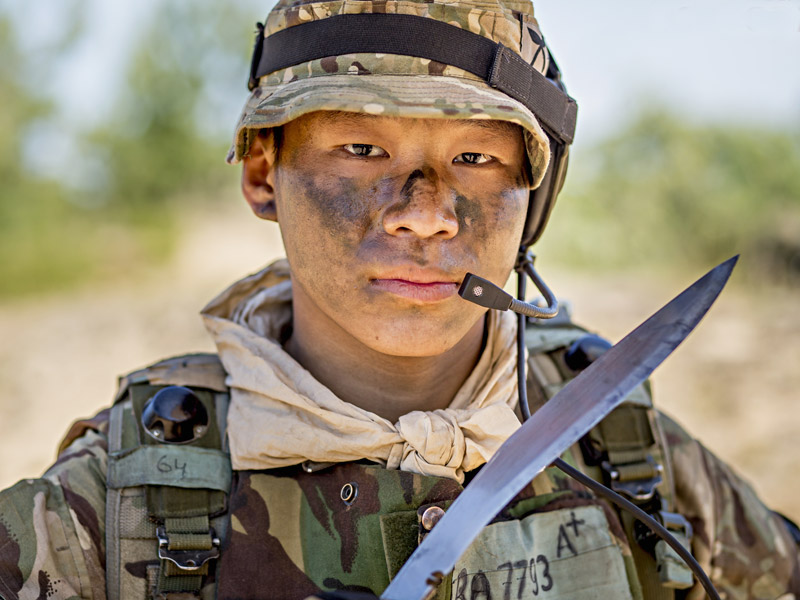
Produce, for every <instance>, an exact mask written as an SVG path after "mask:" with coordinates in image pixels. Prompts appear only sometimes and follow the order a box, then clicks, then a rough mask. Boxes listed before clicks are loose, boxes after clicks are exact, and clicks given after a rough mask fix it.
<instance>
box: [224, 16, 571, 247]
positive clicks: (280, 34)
mask: <svg viewBox="0 0 800 600" xmlns="http://www.w3.org/2000/svg"><path fill="white" fill-rule="evenodd" d="M249 88H250V90H251V94H250V98H249V99H248V101H247V103H246V104H245V107H244V110H243V112H242V115H241V117H240V119H239V122H238V124H237V127H236V133H235V136H234V141H233V146H232V147H231V150H230V152H229V154H228V162H230V163H235V162H238V161H239V160H240V159H241V158H242V156H244V155H245V154H246V153H247V151H248V149H249V147H250V143H251V141H252V139H253V137H254V134H255V132H257V131H258V130H261V129H264V128H270V127H277V126H280V125H283V124H285V123H287V122H289V121H291V120H292V119H295V118H297V117H300V116H302V115H304V114H307V113H310V112H314V111H319V110H336V111H349V112H365V113H370V114H376V115H386V116H402V117H416V118H443V119H498V120H503V121H508V122H511V123H515V124H517V125H519V126H520V127H522V129H523V131H524V136H525V144H526V149H527V154H528V162H529V165H530V171H531V172H530V176H531V177H530V180H531V201H530V203H529V206H528V216H527V221H526V224H525V229H524V233H523V236H522V240H521V247H522V248H527V246H529V245H531V244H533V243H534V242H535V241H536V240H537V239H538V238H539V237H540V235H541V233H542V231H543V230H544V226H545V224H546V222H547V218H548V216H549V214H550V211H551V210H552V207H553V204H554V203H555V199H556V196H557V195H558V192H559V191H560V189H561V186H562V184H563V180H564V175H565V173H566V165H567V158H568V148H569V145H570V144H571V143H572V139H573V136H574V131H575V120H576V117H577V104H576V103H575V101H574V100H573V99H572V98H570V97H569V96H568V95H567V94H566V90H565V88H564V86H563V84H562V82H561V76H560V72H559V69H558V66H557V65H556V63H555V61H554V60H553V59H552V57H551V55H550V51H549V49H548V48H547V46H546V45H545V43H544V40H543V37H542V34H541V31H540V29H539V25H538V23H537V21H536V19H535V18H534V15H533V6H532V4H531V2H530V1H529V0H456V1H452V0H450V1H447V0H411V1H410V0H333V1H332V0H324V1H305V0H301V1H300V2H298V1H297V0H280V1H279V2H278V4H277V5H276V6H275V8H274V9H273V10H272V11H271V12H270V14H269V16H268V18H267V21H266V24H265V25H261V24H260V23H259V24H258V34H257V37H256V43H255V47H254V51H253V59H252V63H251V72H250V81H249Z"/></svg>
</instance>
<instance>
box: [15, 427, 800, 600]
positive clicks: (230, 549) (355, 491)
mask: <svg viewBox="0 0 800 600" xmlns="http://www.w3.org/2000/svg"><path fill="white" fill-rule="evenodd" d="M658 418H659V420H660V423H661V429H662V430H663V433H664V437H665V440H666V446H667V448H668V455H669V456H668V458H669V459H670V460H671V463H672V468H671V472H672V474H673V479H672V485H673V488H674V501H675V502H674V506H675V509H676V510H677V511H678V512H680V513H681V514H682V515H684V516H685V517H686V518H687V519H688V520H689V521H690V522H691V524H692V526H693V529H694V536H693V538H692V544H691V546H692V552H693V554H694V556H695V557H696V558H697V559H698V561H699V562H700V564H701V565H702V566H703V568H704V569H705V570H706V571H707V572H708V573H709V574H710V575H711V577H712V579H713V580H714V583H715V585H716V586H717V587H718V589H719V591H720V592H721V593H722V594H723V597H727V598H732V599H745V598H759V599H761V598H764V599H766V598H783V599H789V598H795V597H800V566H799V565H798V553H797V548H796V546H795V543H794V541H793V539H792V538H791V536H790V535H789V533H788V531H787V529H786V528H785V527H784V524H783V522H782V520H781V519H780V517H778V516H776V515H775V514H774V513H772V512H770V511H769V510H768V509H767V508H765V507H764V505H763V504H762V503H761V502H760V501H759V500H758V498H757V497H756V496H755V494H754V493H753V491H752V490H751V489H750V487H749V486H748V485H747V484H746V483H745V482H743V481H742V480H741V479H740V478H739V477H738V476H737V475H736V474H735V473H733V472H732V471H731V470H730V469H729V468H728V467H727V466H726V465H724V464H723V463H722V462H721V461H719V460H718V459H717V458H716V457H714V455H713V454H711V453H710V452H709V451H708V450H706V449H705V448H704V447H703V446H702V445H701V444H699V443H698V442H697V441H695V440H693V439H692V438H691V437H689V436H688V435H687V434H686V433H685V432H684V431H683V430H682V429H681V428H680V427H679V426H678V425H676V424H675V423H674V422H673V421H671V420H670V419H668V418H666V417H664V416H663V415H659V417H658ZM108 426H109V412H108V411H103V412H101V413H100V414H98V415H97V416H96V417H95V418H93V419H90V420H87V421H81V422H78V423H76V424H75V425H74V426H73V427H72V429H71V431H70V432H69V434H68V436H67V438H66V443H65V444H64V445H63V446H62V449H61V452H60V455H59V458H58V461H57V462H56V464H54V465H53V466H52V467H51V468H50V469H49V470H48V471H47V472H46V473H45V474H44V475H43V476H42V477H41V478H40V479H29V480H24V481H21V482H19V483H18V484H17V485H15V486H14V487H12V488H10V489H8V490H6V491H4V492H2V493H0V597H1V598H3V599H5V600H11V599H16V598H24V599H33V598H49V599H52V600H58V599H67V598H92V599H99V598H105V597H106V573H105V565H106V544H105V531H106V523H105V515H106V470H107V464H108V454H107V453H108ZM576 448H577V446H576ZM580 454H581V453H580V452H578V451H577V450H575V449H573V451H571V452H568V453H567V455H565V458H566V459H567V460H568V461H570V462H572V463H573V464H575V465H577V466H579V467H581V468H588V467H586V465H585V464H583V459H582V458H581V456H579V455H580ZM319 467H320V468H316V467H314V466H308V465H306V468H303V467H301V466H296V467H288V468H284V469H276V470H271V471H239V472H234V475H233V483H232V487H231V492H230V495H229V498H228V511H227V515H226V517H225V518H226V519H227V526H226V527H225V528H224V529H225V534H224V536H223V540H222V549H221V557H220V559H219V560H218V561H217V563H218V564H217V565H216V567H217V568H216V572H213V571H212V573H211V574H210V576H209V578H208V585H207V586H206V587H205V588H204V589H203V593H202V594H201V596H202V597H204V598H207V597H213V594H214V592H213V589H214V588H213V585H212V584H214V583H216V593H217V597H219V598H305V597H307V596H309V595H311V594H313V593H314V592H316V591H318V590H319V589H346V590H354V591H357V590H372V591H374V592H376V593H380V591H381V590H382V589H383V588H384V587H385V586H386V585H387V583H388V581H389V580H390V578H391V577H392V576H393V575H394V574H395V573H396V572H397V570H398V569H399V567H400V566H401V565H402V563H403V561H404V560H406V558H407V557H408V556H409V555H410V553H411V552H412V551H413V549H414V548H415V547H416V545H417V544H418V543H419V540H420V539H421V538H422V537H424V535H425V534H426V533H427V530H428V529H429V527H430V522H431V519H432V518H434V519H435V516H436V514H437V511H439V509H446V508H447V506H448V505H449V503H450V502H451V501H452V500H453V499H454V498H455V497H456V496H457V495H458V494H459V492H460V491H461V489H462V487H461V486H460V485H459V484H458V483H456V482H455V481H452V480H449V479H442V478H436V477H428V476H421V475H417V474H413V473H406V472H401V471H390V470H386V469H384V468H382V467H380V466H378V465H375V464H368V463H361V462H356V463H344V464H339V465H333V466H324V465H320V466H319ZM467 484H468V483H467ZM348 486H349V487H348ZM142 526H144V527H146V528H147V527H149V528H151V529H152V528H154V525H153V524H152V523H146V522H145V523H141V522H137V523H132V524H131V523H127V524H126V523H120V528H122V529H125V528H127V529H128V530H130V531H133V532H134V533H133V537H136V534H135V531H136V530H137V528H140V527H142ZM149 535H150V537H153V536H152V533H151V534H149ZM637 552H638V553H640V554H641V552H642V551H641V550H640V549H639V548H637V547H636V544H630V543H629V541H628V539H627V536H626V533H625V523H624V518H621V517H620V515H618V514H617V513H616V511H615V510H614V509H612V508H611V507H609V506H608V505H607V504H606V503H605V502H604V501H602V500H599V499H597V498H596V497H594V495H593V494H591V493H590V492H588V491H587V490H586V489H585V488H583V487H582V486H580V485H579V484H577V483H575V482H574V481H572V480H571V479H569V478H567V477H565V476H563V475H562V474H561V473H560V472H558V471H555V470H553V469H548V470H547V471H545V472H544V473H543V474H541V475H540V476H539V477H537V478H536V479H535V480H534V481H533V482H532V483H531V484H530V485H529V486H527V487H526V488H525V489H524V490H523V491H522V492H520V494H519V495H518V496H517V497H516V498H515V500H514V501H513V502H512V503H510V504H509V505H508V506H507V507H506V508H505V509H504V510H503V511H502V512H501V513H500V514H499V515H498V517H497V518H496V519H495V520H494V521H493V523H492V524H491V525H490V526H489V527H487V528H486V529H485V530H484V533H483V534H482V535H481V537H480V538H479V539H478V540H477V542H476V544H474V545H473V547H472V548H471V549H470V551H468V553H467V555H465V557H462V559H460V560H459V562H458V563H457V566H456V569H455V570H454V572H453V574H452V575H450V576H448V578H447V580H446V581H445V582H444V583H443V585H442V586H440V592H439V594H438V596H437V597H438V598H451V599H453V600H457V599H460V598H467V597H469V598H491V597H494V598H499V597H501V595H502V597H503V598H511V597H517V598H522V597H523V596H527V597H538V596H540V595H541V596H542V597H544V598H585V597H608V598H637V599H638V598H651V597H653V596H652V595H651V590H648V588H647V586H642V585H641V584H640V582H639V577H638V576H637V568H639V569H641V564H640V563H639V561H640V559H641V556H637ZM123 564H124V571H125V573H124V576H125V577H128V579H129V580H131V581H134V582H136V581H140V582H141V585H140V586H138V587H136V585H135V586H134V587H136V589H137V590H140V592H141V593H139V592H137V593H136V594H132V593H130V594H129V593H127V592H126V593H125V594H124V595H123V597H124V598H126V599H127V598H128V597H130V598H133V597H145V596H147V590H148V589H150V587H151V585H152V582H151V581H149V580H148V577H150V573H151V569H150V568H151V567H152V566H153V565H154V564H155V565H157V564H158V559H157V557H156V548H155V546H153V549H152V558H151V559H149V560H135V561H127V562H123ZM147 597H149V596H147ZM677 597H687V598H702V597H704V594H703V591H702V589H700V588H699V586H697V585H695V587H693V588H692V589H690V590H688V591H684V592H680V593H679V595H678V596H677Z"/></svg>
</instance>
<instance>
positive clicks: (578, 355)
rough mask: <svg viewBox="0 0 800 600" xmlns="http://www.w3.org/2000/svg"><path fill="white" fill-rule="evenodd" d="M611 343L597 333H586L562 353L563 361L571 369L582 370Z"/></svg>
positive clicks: (609, 346)
mask: <svg viewBox="0 0 800 600" xmlns="http://www.w3.org/2000/svg"><path fill="white" fill-rule="evenodd" d="M611 346H612V344H611V342H609V341H608V340H606V339H603V338H601V337H600V336H599V335H595V334H593V333H587V334H586V335H584V336H582V337H580V338H578V339H577V340H575V341H574V342H573V343H572V345H571V346H570V347H569V348H567V351H566V352H565V353H564V362H565V363H567V366H568V367H569V368H570V369H572V370H573V371H583V370H584V369H585V368H586V367H588V366H589V365H590V364H592V363H593V362H594V361H596V360H597V359H598V358H600V357H601V356H602V355H603V354H604V353H605V352H606V350H608V349H609V348H611Z"/></svg>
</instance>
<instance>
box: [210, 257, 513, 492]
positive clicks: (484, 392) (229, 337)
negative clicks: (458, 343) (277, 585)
mask: <svg viewBox="0 0 800 600" xmlns="http://www.w3.org/2000/svg"><path fill="white" fill-rule="evenodd" d="M202 316H203V320H204V323H205V326H206V329H207V330H208V331H209V333H210V334H211V336H212V337H213V339H214V342H215V343H216V346H217V351H218V352H219V356H220V359H221V360H222V364H223V365H224V367H225V370H226V371H227V373H228V380H227V383H228V385H229V386H230V388H231V404H230V410H229V412H228V436H229V440H230V451H231V462H232V464H233V468H234V469H237V470H247V469H271V468H276V467H285V466H289V465H295V464H299V463H302V462H304V461H307V460H310V461H314V462H345V461H353V460H361V459H368V460H371V461H374V462H377V463H380V464H382V465H385V466H386V468H389V469H401V470H404V471H411V472H414V473H421V474H423V475H435V476H440V477H448V478H451V479H455V480H456V481H458V482H463V480H464V473H465V472H466V471H471V470H472V469H475V468H477V467H479V466H480V465H482V464H483V463H485V462H486V461H488V460H489V459H490V458H491V457H492V455H493V454H494V453H495V452H496V451H497V449H498V448H499V447H500V445H501V444H502V443H503V442H504V441H505V440H506V439H507V438H508V437H509V436H510V435H511V434H512V433H514V431H515V430H516V429H517V428H518V427H519V426H520V423H519V420H518V419H517V417H516V416H515V414H514V406H515V405H516V402H517V381H516V376H515V366H516V358H517V351H516V345H515V335H516V319H515V318H514V316H513V315H512V314H511V313H498V312H496V311H489V314H488V317H487V320H486V326H487V327H488V332H487V333H488V335H487V337H486V345H485V349H484V351H483V353H482V354H481V356H480V358H479V360H478V363H477V365H476V366H475V369H474V370H473V371H472V373H471V374H470V375H469V377H468V378H467V380H466V381H465V382H464V384H463V385H462V386H461V388H460V389H459V391H458V392H457V394H456V396H455V398H454V399H453V401H452V402H451V403H450V405H449V406H448V408H445V409H443V410H434V411H413V412H410V413H408V414H406V415H403V416H402V417H400V419H399V421H398V422H397V423H391V422H390V421H388V420H387V419H384V418H382V417H380V416H379V415H377V414H375V413H372V412H370V411H367V410H363V409H361V408H359V407H357V406H355V405H353V404H351V403H349V402H346V401H344V400H341V399H340V398H338V397H337V396H336V395H335V394H334V393H333V392H332V391H330V390H329V389H328V388H327V387H325V386H324V385H322V384H321V383H320V382H319V381H317V380H316V379H315V378H314V377H313V376H312V375H311V373H309V372H308V371H307V370H306V369H305V368H303V366H302V365H300V364H299V363H298V362H297V361H296V360H295V359H294V358H292V357H291V356H290V355H289V354H288V353H287V352H286V351H285V350H284V349H283V347H282V346H281V342H280V340H281V339H282V338H283V337H285V332H286V331H287V330H288V328H289V327H291V319H292V287H291V280H290V272H289V265H288V263H287V262H286V260H285V259H282V260H279V261H276V262H275V263H273V264H271V265H270V266H268V267H267V268H265V269H264V270H262V271H261V272H259V273H256V274H254V275H251V276H250V277H247V278H245V279H242V280H241V281H238V282H237V283H235V284H233V285H232V286H231V287H230V288H228V289H227V290H226V291H224V292H223V293H222V294H220V295H219V296H218V297H216V298H215V299H214V300H212V301H211V302H210V303H209V304H208V306H206V307H205V308H204V309H203V311H202Z"/></svg>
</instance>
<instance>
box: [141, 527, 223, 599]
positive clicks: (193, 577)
mask: <svg viewBox="0 0 800 600" xmlns="http://www.w3.org/2000/svg"><path fill="white" fill-rule="evenodd" d="M158 536H159V557H160V558H161V568H160V569H159V574H158V583H157V584H156V592H157V594H166V593H171V592H183V593H190V594H197V593H199V592H200V588H201V587H202V585H203V576H204V575H207V574H208V566H209V562H208V561H209V560H214V559H213V558H208V557H209V554H208V552H209V551H213V550H215V549H216V548H218V546H219V539H217V538H216V535H215V533H214V531H213V529H212V528H211V525H210V523H209V519H208V515H200V516H194V517H168V518H166V519H164V526H163V529H162V528H159V534H158ZM216 554H217V555H218V552H217V553H216ZM176 561H177V562H178V563H181V565H184V566H187V567H193V568H182V567H181V566H180V565H179V564H176ZM187 561H192V563H189V562H187ZM201 563H202V564H201Z"/></svg>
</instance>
